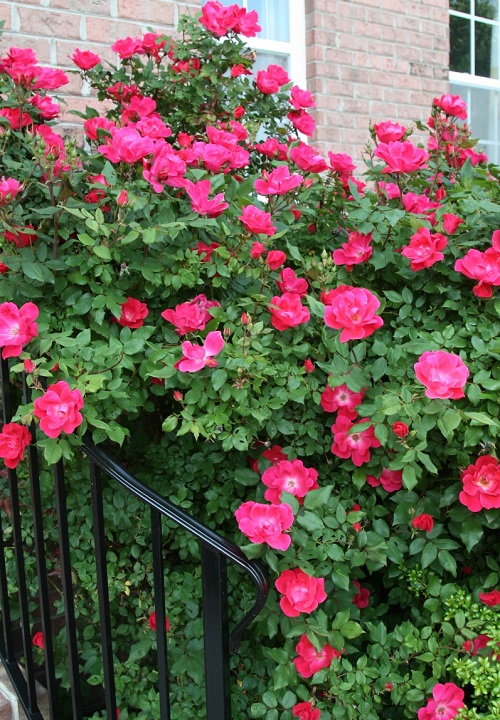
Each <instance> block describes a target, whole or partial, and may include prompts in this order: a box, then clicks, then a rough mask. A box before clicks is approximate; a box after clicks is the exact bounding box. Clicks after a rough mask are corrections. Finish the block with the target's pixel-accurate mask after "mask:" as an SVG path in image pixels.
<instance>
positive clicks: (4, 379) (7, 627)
mask: <svg viewBox="0 0 500 720" xmlns="http://www.w3.org/2000/svg"><path fill="white" fill-rule="evenodd" d="M0 392H1V394H2V413H3V422H4V423H7V422H9V420H10V418H11V417H12V414H11V407H10V393H9V366H8V362H7V360H3V359H2V360H1V363H0ZM0 602H1V608H2V629H3V642H4V648H5V655H6V658H7V660H10V661H12V660H14V647H13V643H12V621H11V616H10V600H9V589H8V581H7V568H6V565H5V542H4V531H3V524H2V518H1V516H0Z"/></svg>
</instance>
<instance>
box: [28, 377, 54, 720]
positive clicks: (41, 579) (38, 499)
mask: <svg viewBox="0 0 500 720" xmlns="http://www.w3.org/2000/svg"><path fill="white" fill-rule="evenodd" d="M23 396H24V403H25V404H28V403H29V402H30V401H31V393H30V390H29V388H28V386H27V384H26V377H25V375H24V373H23ZM30 432H31V435H32V437H33V442H36V428H35V424H34V423H32V424H31V427H30ZM28 465H29V474H30V487H31V510H32V513H33V531H34V536H35V555H36V572H37V577H38V597H39V600H40V616H41V620H42V632H43V638H44V645H45V647H44V657H45V673H46V684H47V696H48V700H49V716H50V718H51V719H52V718H56V716H57V686H56V674H55V668H54V644H53V641H52V625H51V621H50V599H49V584H48V579H47V562H46V558H45V539H44V536H43V507H42V493H41V488H40V469H39V467H38V452H37V449H36V447H35V446H34V445H33V444H32V445H30V446H29V447H28Z"/></svg>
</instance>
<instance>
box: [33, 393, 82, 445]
mask: <svg viewBox="0 0 500 720" xmlns="http://www.w3.org/2000/svg"><path fill="white" fill-rule="evenodd" d="M82 407H83V397H82V394H81V392H80V391H79V390H78V389H75V390H71V389H70V387H69V385H68V383H67V382H65V381H64V380H59V382H57V383H55V384H54V385H49V387H48V388H47V390H46V392H45V393H44V394H43V395H42V397H39V398H37V399H36V400H35V402H34V410H33V412H34V415H35V417H37V418H39V419H40V429H41V430H43V432H44V433H45V434H46V435H48V436H49V437H50V438H56V437H59V435H60V434H61V433H62V432H65V433H68V434H69V433H72V432H73V431H74V430H75V428H77V427H78V426H79V425H81V424H82V422H83V417H82V414H81V413H80V412H79V411H80V410H81V409H82Z"/></svg>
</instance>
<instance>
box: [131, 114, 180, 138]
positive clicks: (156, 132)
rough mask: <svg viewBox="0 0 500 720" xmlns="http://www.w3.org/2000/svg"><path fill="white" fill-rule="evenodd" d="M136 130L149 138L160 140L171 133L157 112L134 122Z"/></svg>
mask: <svg viewBox="0 0 500 720" xmlns="http://www.w3.org/2000/svg"><path fill="white" fill-rule="evenodd" d="M135 128H136V130H139V132H140V133H141V135H144V136H146V137H148V138H151V140H162V139H164V138H167V137H170V136H171V135H172V130H171V129H170V128H169V127H167V125H165V123H164V122H163V120H162V119H161V117H160V116H159V115H157V113H153V114H152V115H148V116H147V117H143V118H141V119H140V120H139V121H138V122H137V123H136V124H135Z"/></svg>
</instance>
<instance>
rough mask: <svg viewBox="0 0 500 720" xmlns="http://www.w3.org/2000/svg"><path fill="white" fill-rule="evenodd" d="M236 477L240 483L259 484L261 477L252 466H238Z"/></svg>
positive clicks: (235, 472)
mask: <svg viewBox="0 0 500 720" xmlns="http://www.w3.org/2000/svg"><path fill="white" fill-rule="evenodd" d="M234 479H235V480H236V482H237V483H239V484H240V485H257V484H258V482H259V479H260V478H259V476H258V474H257V473H256V472H254V471H253V470H250V468H238V469H237V470H235V471H234Z"/></svg>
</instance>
